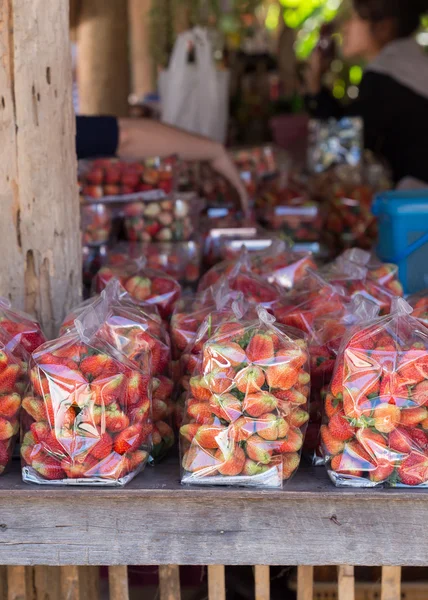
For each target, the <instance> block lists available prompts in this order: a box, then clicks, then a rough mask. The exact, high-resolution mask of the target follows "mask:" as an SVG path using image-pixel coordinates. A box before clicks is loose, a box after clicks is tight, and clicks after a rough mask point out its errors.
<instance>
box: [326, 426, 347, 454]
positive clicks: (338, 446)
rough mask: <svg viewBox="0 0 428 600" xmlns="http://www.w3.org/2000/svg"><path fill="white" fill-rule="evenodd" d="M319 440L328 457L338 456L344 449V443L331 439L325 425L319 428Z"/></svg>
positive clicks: (331, 436)
mask: <svg viewBox="0 0 428 600" xmlns="http://www.w3.org/2000/svg"><path fill="white" fill-rule="evenodd" d="M321 440H322V443H323V446H324V448H325V451H326V454H327V455H329V456H335V455H336V454H340V453H341V452H343V450H344V448H345V443H344V442H343V441H342V440H337V439H336V438H335V437H333V435H332V434H331V432H330V430H329V428H328V427H327V425H322V426H321Z"/></svg>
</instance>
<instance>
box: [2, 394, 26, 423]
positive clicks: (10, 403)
mask: <svg viewBox="0 0 428 600" xmlns="http://www.w3.org/2000/svg"><path fill="white" fill-rule="evenodd" d="M20 406H21V396H20V395H19V394H6V395H5V396H0V417H6V418H7V419H12V418H13V417H14V416H15V415H16V414H17V413H18V411H19V408H20Z"/></svg>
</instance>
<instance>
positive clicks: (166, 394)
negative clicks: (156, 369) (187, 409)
mask: <svg viewBox="0 0 428 600" xmlns="http://www.w3.org/2000/svg"><path fill="white" fill-rule="evenodd" d="M156 381H157V382H158V383H157V384H155V382H153V398H154V399H159V400H164V401H165V400H170V399H171V396H172V391H173V387H174V384H173V382H172V381H171V379H169V378H168V377H164V376H163V375H160V376H159V377H158V378H157V380H156Z"/></svg>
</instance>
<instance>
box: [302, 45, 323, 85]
mask: <svg viewBox="0 0 428 600" xmlns="http://www.w3.org/2000/svg"><path fill="white" fill-rule="evenodd" d="M323 62H324V60H323V56H322V53H321V52H320V51H319V49H315V50H314V51H313V52H312V54H311V56H310V58H309V60H308V62H307V65H306V68H305V71H304V81H305V86H306V93H308V94H311V95H312V96H315V95H316V94H318V93H319V91H320V90H321V80H322V75H323V72H324V64H323Z"/></svg>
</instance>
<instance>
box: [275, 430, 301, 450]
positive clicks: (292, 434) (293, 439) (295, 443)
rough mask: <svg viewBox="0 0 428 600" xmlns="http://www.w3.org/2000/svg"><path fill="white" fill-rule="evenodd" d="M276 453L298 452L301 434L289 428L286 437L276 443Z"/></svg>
mask: <svg viewBox="0 0 428 600" xmlns="http://www.w3.org/2000/svg"><path fill="white" fill-rule="evenodd" d="M276 444H277V446H276V448H277V449H278V452H281V453H283V452H287V453H288V452H298V451H299V450H300V449H301V447H302V445H303V434H302V432H301V431H300V429H297V427H290V429H289V430H288V433H287V435H286V436H285V438H283V439H279V440H278V441H277V442H276Z"/></svg>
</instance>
